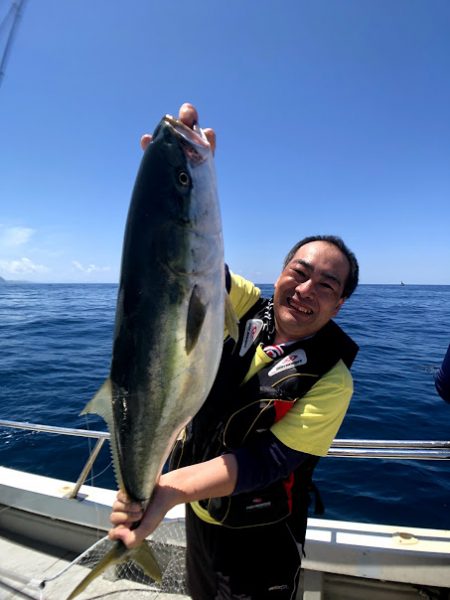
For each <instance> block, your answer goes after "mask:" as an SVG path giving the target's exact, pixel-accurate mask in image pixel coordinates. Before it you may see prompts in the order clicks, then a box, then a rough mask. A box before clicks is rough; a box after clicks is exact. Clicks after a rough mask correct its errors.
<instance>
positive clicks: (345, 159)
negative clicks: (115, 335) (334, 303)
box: [0, 0, 450, 284]
mask: <svg viewBox="0 0 450 600" xmlns="http://www.w3.org/2000/svg"><path fill="white" fill-rule="evenodd" d="M11 3H12V0H9V1H5V0H0V22H1V20H3V17H4V16H5V15H6V13H7V11H8V9H9V6H10V5H11ZM5 31H6V26H4V27H2V28H1V29H0V51H3V49H4V45H5V39H6V35H5ZM185 101H190V102H192V103H194V104H195V105H196V106H197V108H198V110H199V113H200V124H201V125H202V126H204V127H207V126H209V127H214V128H215V130H216V132H217V138H218V147H217V153H216V168H217V174H218V183H219V195H220V199H221V206H222V216H223V228H224V237H225V251H226V259H227V262H228V263H229V264H230V266H231V267H232V269H233V270H234V271H236V272H239V273H241V274H242V275H244V276H246V277H248V278H250V279H252V280H254V281H256V282H260V283H261V282H266V283H272V282H273V281H274V280H275V279H276V277H277V275H278V273H279V270H280V268H281V264H282V261H283V258H284V256H285V254H286V252H287V250H288V249H289V247H290V246H291V245H293V244H294V243H295V242H296V241H297V240H298V239H300V238H301V237H304V236H306V235H311V234H316V233H335V234H338V235H341V236H342V237H343V238H344V240H345V241H346V242H347V244H348V245H349V246H350V247H351V248H352V250H353V251H354V252H355V253H356V255H357V257H358V258H359V261H360V268H361V282H362V283H399V282H400V280H403V281H404V282H405V283H425V284H428V283H436V284H450V2H448V0H370V1H369V0H326V1H325V0H308V1H306V0H283V1H275V0H258V1H256V0H253V1H243V0H226V1H225V0H223V1H222V2H219V1H213V0H208V1H206V0H203V1H200V0H197V1H196V0H191V1H190V2H185V1H183V2H181V1H179V0H172V2H170V3H167V2H163V1H162V0H160V1H156V0H154V1H150V0H128V1H127V2H118V1H115V0H91V1H88V0H64V2H61V1H60V0H28V2H27V3H26V6H25V10H24V13H23V17H22V20H21V22H20V25H19V28H18V30H17V35H16V36H15V39H14V43H13V46H12V49H11V53H10V56H9V60H8V62H7V64H6V70H5V75H4V78H3V80H2V82H1V86H0V148H1V150H0V157H1V160H0V276H2V277H4V278H6V279H26V280H29V281H42V282H47V281H48V282H53V281H55V282H56V281H57V282H90V281H92V282H113V283H115V282H117V281H118V277H119V268H120V256H121V249H122V238H123V231H124V225H125V219H126V213H127V209H128V204H129V200H130V194H131V190H132V187H133V182H134V177H135V174H136V172H137V168H138V165H139V161H140V157H141V150H140V147H139V139H140V136H141V134H142V133H145V132H151V131H153V129H154V127H155V126H156V124H157V122H158V121H159V119H160V118H161V116H162V115H163V114H165V113H171V114H176V113H177V111H178V107H179V106H180V104H182V103H183V102H185Z"/></svg>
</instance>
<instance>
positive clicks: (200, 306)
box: [186, 285, 206, 354]
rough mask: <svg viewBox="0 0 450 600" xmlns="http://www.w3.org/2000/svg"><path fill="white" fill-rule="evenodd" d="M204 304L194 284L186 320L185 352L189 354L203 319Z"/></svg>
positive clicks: (204, 314) (204, 312)
mask: <svg viewBox="0 0 450 600" xmlns="http://www.w3.org/2000/svg"><path fill="white" fill-rule="evenodd" d="M205 316H206V304H204V302H203V300H202V299H201V297H200V293H199V288H198V286H197V285H194V287H193V288H192V293H191V297H190V298H189V307H188V314H187V321H186V353H187V354H190V353H191V352H192V350H193V348H194V346H195V344H196V343H197V340H198V336H199V335H200V331H201V328H202V325H203V322H204V320H205Z"/></svg>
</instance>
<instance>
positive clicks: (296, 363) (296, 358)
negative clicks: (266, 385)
mask: <svg viewBox="0 0 450 600" xmlns="http://www.w3.org/2000/svg"><path fill="white" fill-rule="evenodd" d="M307 362H308V361H307V358H306V353H305V351H304V350H302V349H301V348H299V350H295V351H294V352H291V354H288V355H287V356H285V357H284V358H283V360H280V362H279V363H277V364H276V365H275V366H273V367H272V368H271V369H270V371H269V377H272V375H276V374H277V373H281V372H282V371H287V369H292V367H300V366H302V365H306V363H307Z"/></svg>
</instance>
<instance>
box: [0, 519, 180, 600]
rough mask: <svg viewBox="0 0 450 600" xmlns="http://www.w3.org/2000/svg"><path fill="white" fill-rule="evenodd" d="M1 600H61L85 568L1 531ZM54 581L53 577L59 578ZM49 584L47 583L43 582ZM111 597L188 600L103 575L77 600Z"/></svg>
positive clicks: (64, 555) (53, 550) (70, 555)
mask: <svg viewBox="0 0 450 600" xmlns="http://www.w3.org/2000/svg"><path fill="white" fill-rule="evenodd" d="M0 556H1V557H2V558H1V567H0V598H1V600H11V599H13V598H14V599H19V598H24V599H27V598H30V599H33V600H61V599H63V598H67V596H68V595H69V593H70V592H71V591H72V590H73V589H74V588H75V587H76V585H77V584H78V583H79V582H80V581H81V579H83V577H84V576H85V575H86V573H87V572H88V567H83V566H80V565H73V566H71V567H70V569H68V570H67V571H66V572H64V570H65V569H66V568H67V567H69V565H70V563H71V561H72V560H73V559H74V558H75V555H74V553H73V552H70V551H68V550H63V549H61V548H57V547H56V546H52V545H49V544H46V543H42V542H38V541H31V540H30V539H29V538H25V537H24V536H20V535H17V534H15V535H14V536H9V535H8V533H7V532H5V531H2V530H0ZM59 573H61V575H60V576H57V577H56V578H55V579H51V578H52V577H53V576H55V575H58V574H59ZM47 578H48V580H47V581H46V579H47ZM110 595H111V597H112V598H114V600H130V599H131V598H133V599H135V600H139V598H142V599H143V600H150V599H153V598H155V599H156V598H157V599H158V600H188V599H189V596H186V595H184V594H182V593H180V594H172V593H167V592H163V591H161V590H159V589H157V588H154V589H152V587H151V586H149V585H148V584H144V583H138V582H135V581H130V580H127V579H117V578H115V577H113V576H109V577H108V574H105V575H104V576H103V577H98V578H97V579H95V580H94V581H93V582H92V583H91V584H90V585H89V587H88V588H87V589H86V590H85V591H84V592H83V593H82V594H80V595H79V598H80V600H88V599H92V600H93V599H94V598H96V599H100V598H104V597H110Z"/></svg>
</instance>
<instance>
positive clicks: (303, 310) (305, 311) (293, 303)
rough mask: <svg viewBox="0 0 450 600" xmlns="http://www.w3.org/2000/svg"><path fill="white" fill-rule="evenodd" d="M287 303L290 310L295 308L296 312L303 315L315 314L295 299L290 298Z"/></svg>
mask: <svg viewBox="0 0 450 600" xmlns="http://www.w3.org/2000/svg"><path fill="white" fill-rule="evenodd" d="M287 303H288V304H289V306H290V308H293V309H294V310H295V311H297V312H299V313H302V314H303V315H312V314H313V311H312V310H311V309H310V308H307V307H306V306H303V304H299V303H298V302H296V301H295V300H293V298H288V299H287Z"/></svg>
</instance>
